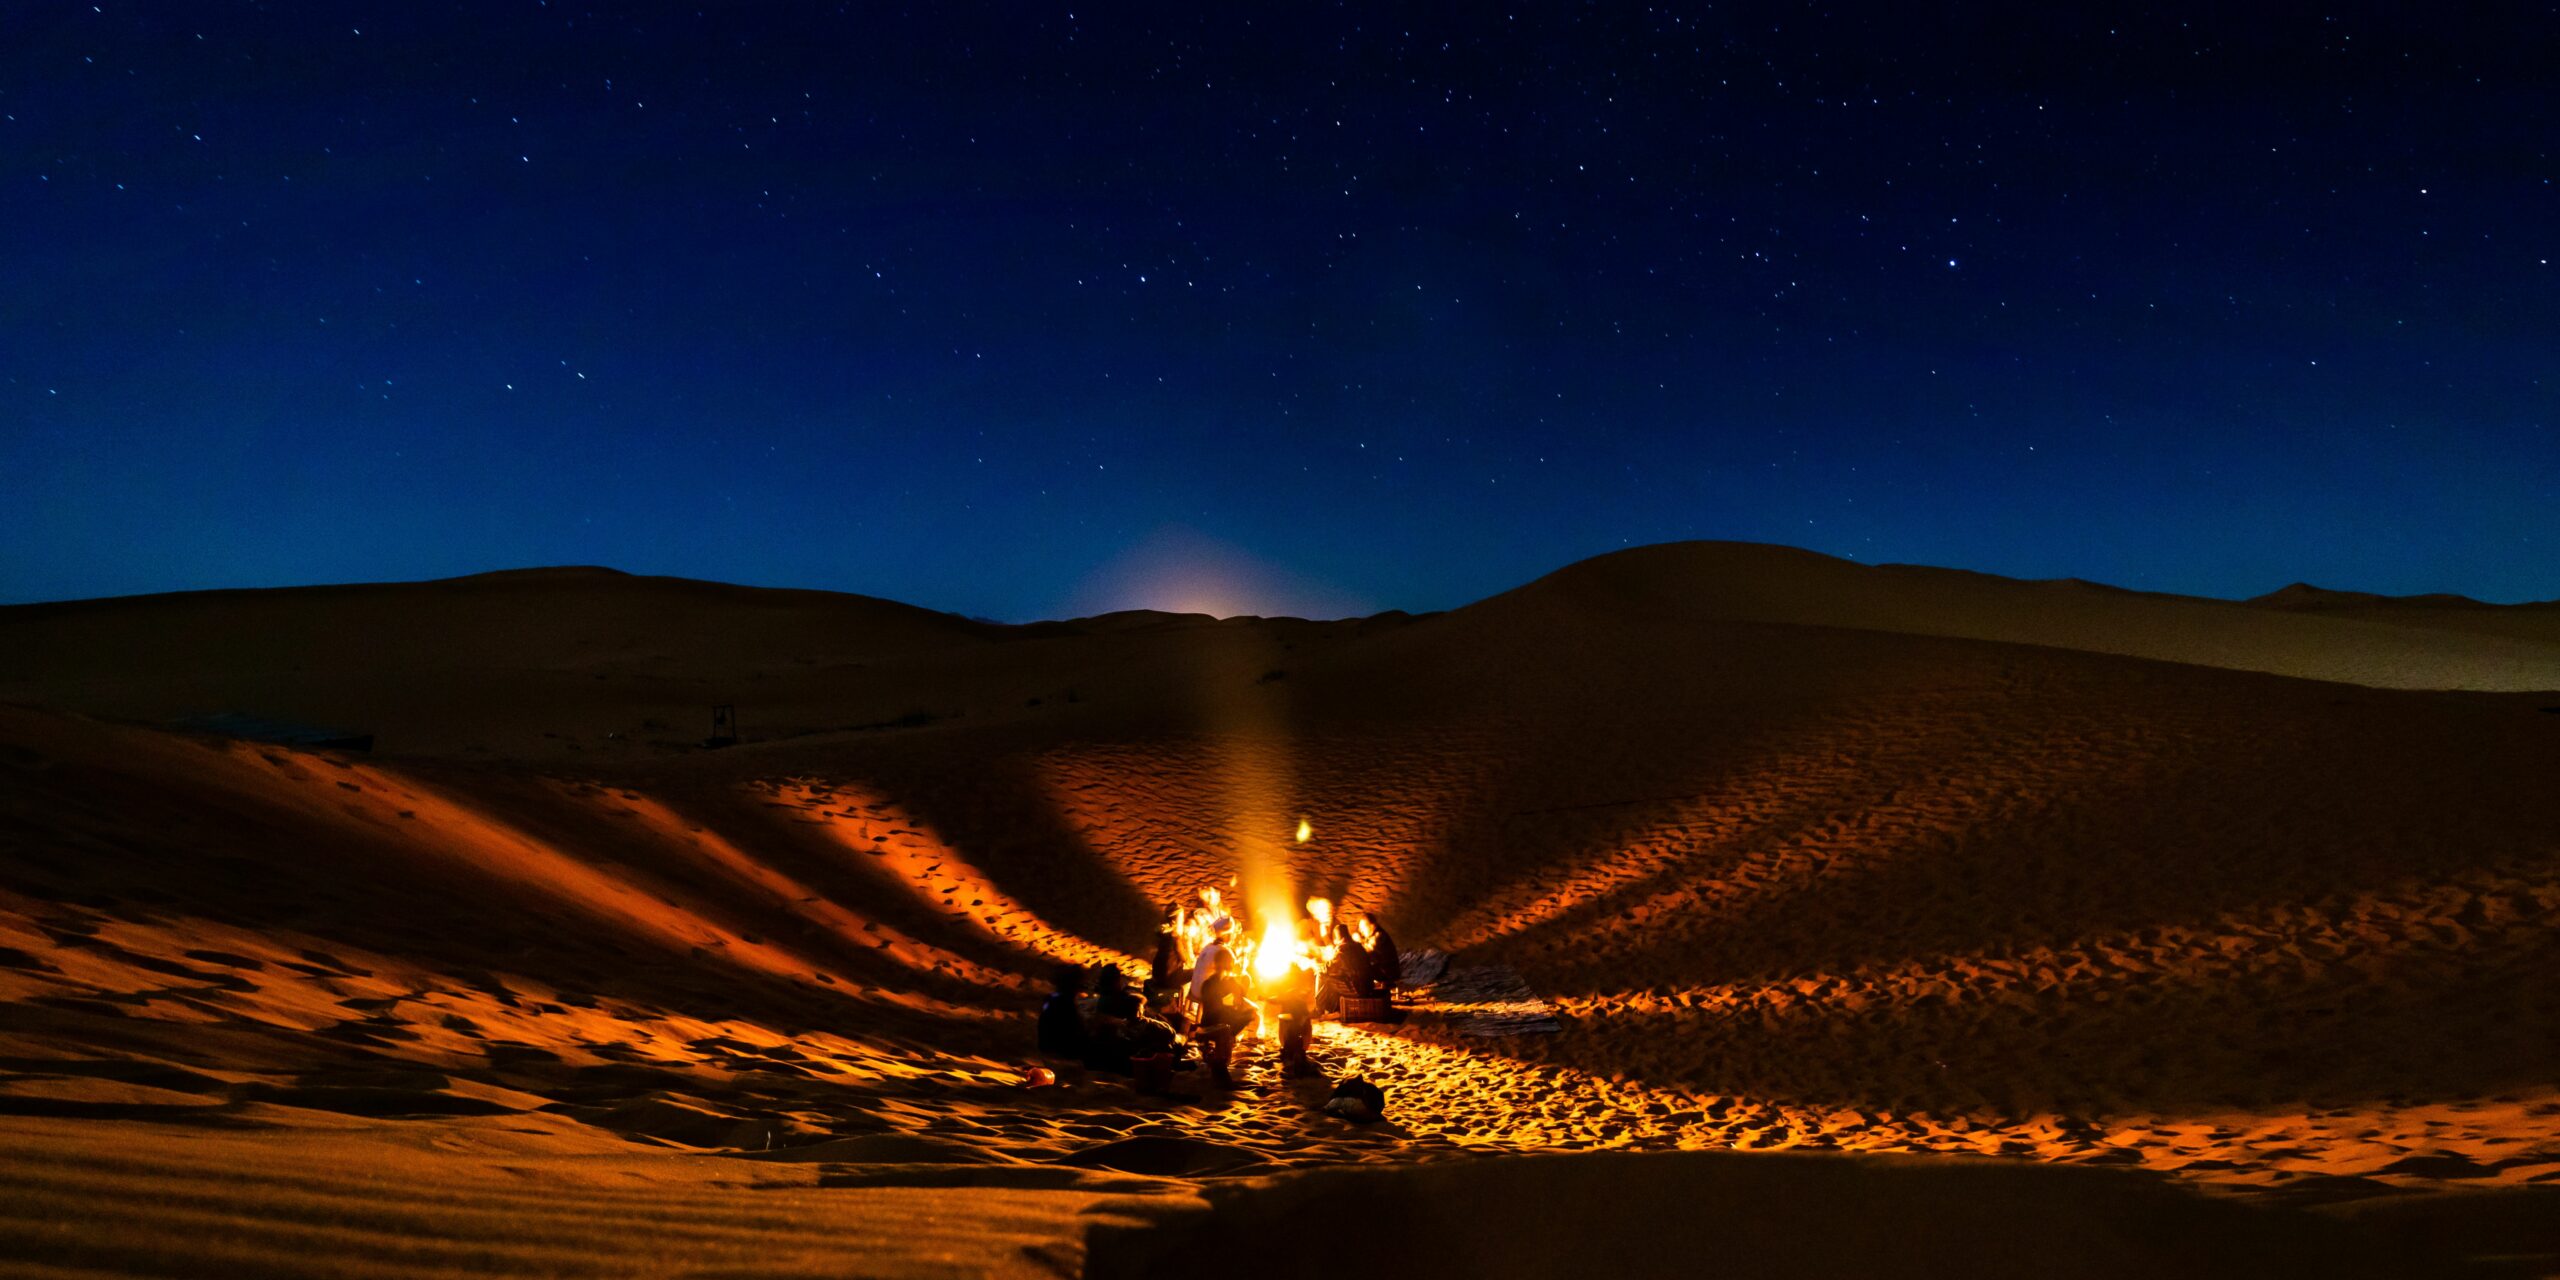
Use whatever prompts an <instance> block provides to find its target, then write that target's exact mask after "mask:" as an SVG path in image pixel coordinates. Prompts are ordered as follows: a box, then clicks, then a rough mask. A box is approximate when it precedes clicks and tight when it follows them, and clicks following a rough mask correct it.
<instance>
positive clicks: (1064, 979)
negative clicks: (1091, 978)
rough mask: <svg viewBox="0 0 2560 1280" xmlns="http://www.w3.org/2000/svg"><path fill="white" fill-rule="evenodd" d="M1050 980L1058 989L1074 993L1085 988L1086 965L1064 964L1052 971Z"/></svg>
mask: <svg viewBox="0 0 2560 1280" xmlns="http://www.w3.org/2000/svg"><path fill="white" fill-rule="evenodd" d="M1049 981H1050V983H1051V985H1053V986H1055V987H1056V988H1057V989H1058V990H1060V991H1064V992H1067V993H1068V994H1070V995H1072V994H1074V993H1076V992H1079V991H1082V990H1084V966H1083V965H1080V964H1062V965H1059V966H1058V967H1057V968H1056V969H1053V970H1051V971H1050V974H1049Z"/></svg>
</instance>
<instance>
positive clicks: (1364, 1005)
mask: <svg viewBox="0 0 2560 1280" xmlns="http://www.w3.org/2000/svg"><path fill="white" fill-rule="evenodd" d="M1342 1020H1343V1021H1344V1022H1393V1021H1396V1020H1397V1019H1396V1011H1395V1006H1394V1005H1392V1004H1389V1003H1388V1002H1387V998H1386V997H1385V996H1344V997H1343V998H1342Z"/></svg>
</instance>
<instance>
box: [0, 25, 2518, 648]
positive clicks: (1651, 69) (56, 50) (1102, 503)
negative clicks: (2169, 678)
mask: <svg viewBox="0 0 2560 1280" xmlns="http://www.w3.org/2000/svg"><path fill="white" fill-rule="evenodd" d="M804 7H805V8H806V9H808V10H810V11H812V12H809V13H804V12H802V10H803V9H804ZM1937 7H1938V6H1926V5H1910V6H1884V5H1875V6H1861V5H1847V4H1836V5H1826V6H1817V7H1812V8H1806V7H1801V6H1782V7H1753V6H1746V7H1743V8H1730V7H1725V6H1718V7H1717V8H1715V9H1713V10H1706V9H1697V10H1687V9H1681V8H1669V9H1660V8H1657V9H1645V8H1640V7H1637V6H1634V5H1624V6H1619V5H1569V6H1568V5H1531V4H1525V3H1524V4H1521V5H1518V6H1512V7H1506V6H1501V5H1434V6H1418V7H1415V8H1412V9H1409V10H1407V9H1399V8H1397V7H1394V6H1387V5H1350V6H1316V5H1303V6H1301V5H1291V6H1271V7H1269V8H1267V9H1266V8H1263V7H1261V6H1252V5H1235V6H1228V5H1222V4H1197V3H1195V4H1184V5H1170V6H1163V7H1153V6H1142V7H1132V6H1120V5H1103V4H1094V5H1083V4H1078V3H1070V4H1066V5H1059V4H1036V3H1021V4H997V5H990V6H986V7H984V8H977V7H973V6H968V5H961V4H927V5H917V6H913V7H908V8H886V7H884V8H873V7H869V6H851V7H847V8H843V9H840V10H836V11H833V12H831V13H829V14H826V15H825V16H816V15H815V11H816V10H817V9H818V8H819V7H818V6H815V5H810V6H801V5H796V4H793V5H783V4H774V5H762V4H757V5H725V4H724V5H715V6H708V7H706V8H705V9H704V10H703V11H701V12H695V11H694V10H692V9H690V8H688V9H683V10H675V9H662V8H659V7H657V6H649V5H614V6H590V5H582V4H567V3H559V2H557V0H555V2H554V3H550V4H543V3H537V2H536V0H507V2H500V0H485V2H476V3H469V4H460V5H456V4H451V3H446V4H410V3H401V4H379V5H374V4H352V5H350V4H325V3H308V4H263V5H259V4H247V3H241V2H240V0H186V2H184V3H178V2H171V3H160V4H133V3H104V4H100V5H98V6H95V7H92V6H91V5H88V4H51V3H37V2H35V0H14V2H11V3H7V4H5V5H0V116H5V119H0V600H6V601H27V600H44V599H60V598H71V597H86V596H98V595H113V594H125V593H132V592H142V591H162V590H177V589H189V588H198V587H216V586H270V585H290V584H302V583H313V582H343V581H368V580H384V579H405V578H420V577H433V576H443V575H450V574H461V573H470V572H477V571H481V570H487V569H496V568H507V567H516V566H524V565H536V564H563V563H581V564H607V565H612V566H615V567H618V568H623V569H628V570H632V571H636V572H650V573H672V574H681V575H686V576H692V577H706V578H717V579H723V580H728V581H736V582H748V583H758V584H771V585H791V586H813V587H825V588H831V589H838V590H847V591H859V592H865V593H869V594H875V595H885V596H891V597H895V598H899V599H903V600H909V601H913V602H916V603H919V604H925V605H929V606H933V607H936V608H943V609H950V610H954V611H958V612H963V613H970V614H978V615H985V616H992V617H998V618H1004V619H1026V618H1032V617H1040V616H1057V615H1060V614H1064V613H1071V612H1089V611H1095V610H1099V609H1103V608H1109V607H1115V606H1121V605H1132V604H1155V605H1166V606H1179V605H1193V606H1212V607H1221V611H1225V610H1227V609H1235V610H1243V609H1250V610H1252V611H1257V612H1271V611H1294V612H1310V613H1320V614H1340V613H1348V612H1365V611H1368V610H1372V609H1379V608H1389V607H1401V608H1408V609H1417V610H1419V609H1429V608H1441V607H1447V606H1450V605H1455V604H1459V603H1463V602H1465V601H1467V600H1470V599H1473V598H1477V597H1480V596H1482V595H1485V594H1489V593H1491V592H1494V591H1498V590H1502V589H1505V588H1508V587H1510V586H1514V585H1517V584H1518V583H1520V582H1522V581H1525V580H1527V579H1529V578H1531V577H1534V576H1536V575H1537V574H1540V573H1543V572H1546V571H1548V570H1550V569H1553V568H1556V567H1559V566H1561V565H1563V564H1565V563H1568V562H1570V561H1572V560H1576V559H1579V558H1582V557H1584V556H1588V555H1593V554H1597V553H1599V552H1603V551H1607V550H1611V549H1615V548H1619V547H1623V546H1626V545H1629V544H1642V543H1646V542H1659V541H1666V540H1672V539H1682V538H1733V539H1747V540H1753V541H1769V542H1783V543H1789V544H1794V545H1798V546H1805V547H1811V548H1813V549H1815V550H1819V551H1824V552H1829V553H1832V554H1835V555H1842V556H1851V557H1855V558H1857V559H1860V560H1865V561H1870V562H1883V561H1912V562H1923V563H1933V564H1945V565H1953V566H1957V567H1962V568H1970V569H1980V570H1986V571H1990V572H1996V573H2005V574H2014V575H2021V576H2035V577H2045V576H2062V575H2076V576H2081V577H2088V578H2095V579H2098V580H2101V581H2107V582H2113V583H2117V584H2120V585H2124V586H2131V587H2139V588H2147V589H2155V590H2171V591H2185V592H2193V593H2199V594H2208V595H2224V596H2241V595H2252V594H2256V593H2258V592H2262V591H2266V590H2270V589H2273V588H2275V587H2277V586H2280V585H2282V584H2284V583H2286V582H2289V581H2292V580H2294V579H2309V580H2311V581H2314V582H2318V583H2321V584H2323V585H2330V586H2341V587H2354V588H2360V589H2368V590H2379V591H2389V592H2414V591H2426V590H2451V591H2461V592H2465V593H2469V594H2473V595H2476V596H2480V597H2483V598H2487V599H2493V600H2519V599H2541V598H2549V597H2554V596H2560V516H2555V512H2560V429H2556V428H2560V405H2556V404H2555V393H2556V392H2560V266H2554V265H2553V259H2555V258H2560V188H2555V186H2554V180H2555V178H2560V156H2555V154H2554V151H2555V149H2560V74H2555V73H2554V71H2553V68H2555V67H2560V13H2555V10H2554V9H2553V8H2552V7H2551V6H2548V5H2543V6H2532V7H2523V6H2516V7H2506V6H2498V5H2473V4H2461V5H2445V6H2435V7H2433V9H2434V13H2433V15H2431V16H2429V17H2427V18H2426V19H2425V20H2423V21H2421V20H2418V19H2417V18H2415V17H2413V16H2411V15H2417V14H2419V13H2420V12H2421V9H2422V7H2421V6H2416V5H2402V6H2386V7H2380V8H2373V9H2359V8H2334V9H2328V10H2322V9H2317V8H2304V9H2295V8H2293V7H2292V6H2261V5H2255V4H2219V5H2213V6H2210V7H2205V6H2199V7H2197V9H2196V10H2195V11H2194V12H2192V13H2187V14H2165V15H2164V14H2163V13H2162V12H2159V11H2152V12H2136V11H2134V10H2131V9H2125V10H2121V11H2116V12H2107V11H2102V10H2099V9H2095V8H2084V7H2082V6H2075V5H2048V6H2038V7H2032V8H2030V7H2016V8H2011V7H2006V6H2004V7H2001V8H1999V9H1997V10H1993V9H1979V8H1977V9H1970V10H1968V13H1969V14H1970V15H1971V16H1968V17H1965V18H1962V19H1960V20H1955V21H1948V20H1946V19H1944V18H1943V17H1942V16H1940V15H1936V14H1932V13H1927V12H1924V11H1926V10H1932V9H1935V8H1937ZM2277 8H2282V9H2285V10H2286V12H2285V13H2284V14H2283V15H2281V16H2271V14H2270V13H2269V11H2270V10H2273V9H2277ZM2394 15H2398V16H2394Z"/></svg>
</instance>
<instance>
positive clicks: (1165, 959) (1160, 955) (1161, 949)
mask: <svg viewBox="0 0 2560 1280" xmlns="http://www.w3.org/2000/svg"><path fill="white" fill-rule="evenodd" d="M1184 985H1185V983H1184V974H1183V969H1182V948H1181V944H1180V942H1179V941H1178V940H1177V939H1176V938H1175V937H1174V935H1173V931H1172V930H1170V929H1167V930H1165V931H1163V932H1160V933H1158V934H1157V935H1156V951H1155V956H1154V958H1153V959H1151V960H1149V961H1148V962H1147V981H1146V985H1145V986H1144V987H1142V988H1140V991H1141V992H1142V993H1143V994H1144V995H1145V996H1146V1000H1147V1007H1148V1008H1150V1009H1153V1010H1156V1011H1158V1012H1159V1013H1172V1012H1173V1011H1174V1006H1175V1005H1176V1004H1178V1003H1180V997H1181V995H1182V994H1183V987H1184ZM1177 1016H1178V1015H1177Z"/></svg>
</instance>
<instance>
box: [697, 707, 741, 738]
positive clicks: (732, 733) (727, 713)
mask: <svg viewBox="0 0 2560 1280" xmlns="http://www.w3.org/2000/svg"><path fill="white" fill-rule="evenodd" d="M702 745H704V746H706V747H734V746H736V745H738V708H737V704H735V703H729V702H723V703H720V704H719V705H717V706H714V707H713V708H711V736H710V737H708V738H704V739H703V740H702Z"/></svg>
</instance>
